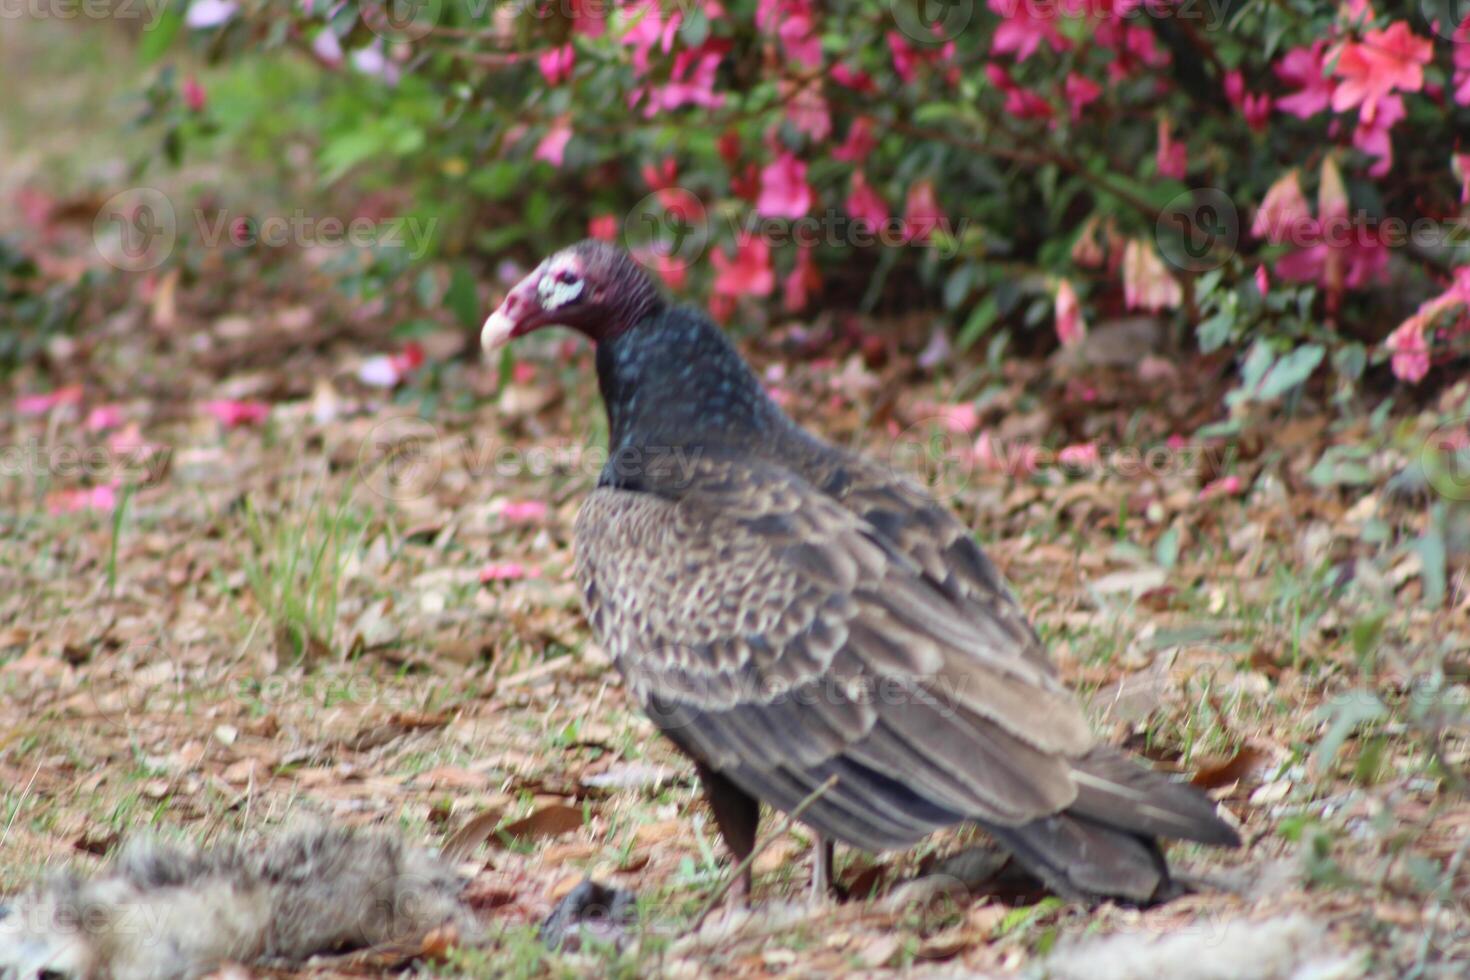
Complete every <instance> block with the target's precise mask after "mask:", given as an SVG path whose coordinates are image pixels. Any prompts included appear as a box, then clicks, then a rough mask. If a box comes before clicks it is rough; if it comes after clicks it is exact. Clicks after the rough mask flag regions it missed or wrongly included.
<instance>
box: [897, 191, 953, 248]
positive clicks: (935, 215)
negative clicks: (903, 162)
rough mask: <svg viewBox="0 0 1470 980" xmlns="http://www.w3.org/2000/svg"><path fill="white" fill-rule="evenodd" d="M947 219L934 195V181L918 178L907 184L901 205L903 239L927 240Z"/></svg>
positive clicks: (945, 223) (944, 224)
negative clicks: (905, 197) (906, 194)
mask: <svg viewBox="0 0 1470 980" xmlns="http://www.w3.org/2000/svg"><path fill="white" fill-rule="evenodd" d="M948 221H949V219H948V218H947V217H946V216H945V213H944V210H943V209H942V208H940V206H939V201H938V200H937V199H936V198H935V196H934V181H932V180H919V181H915V182H914V183H913V184H911V185H910V186H909V193H908V197H907V199H905V201H904V205H903V240H904V241H905V242H927V241H929V239H930V238H931V237H933V235H934V232H935V230H936V229H939V228H941V227H944V226H946V225H947V224H948Z"/></svg>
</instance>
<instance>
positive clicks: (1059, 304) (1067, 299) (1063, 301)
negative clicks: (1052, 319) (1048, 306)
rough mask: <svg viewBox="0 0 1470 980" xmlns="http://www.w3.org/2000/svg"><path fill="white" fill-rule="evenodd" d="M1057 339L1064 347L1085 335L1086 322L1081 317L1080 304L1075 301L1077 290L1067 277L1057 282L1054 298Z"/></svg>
mask: <svg viewBox="0 0 1470 980" xmlns="http://www.w3.org/2000/svg"><path fill="white" fill-rule="evenodd" d="M1056 321H1057V339H1058V340H1060V341H1061V342H1062V346H1064V347H1066V346H1069V345H1071V344H1075V343H1077V342H1078V341H1079V340H1081V339H1082V338H1083V337H1084V336H1086V335H1087V322H1086V321H1085V320H1083V319H1082V306H1081V304H1079V303H1078V302H1077V291H1076V290H1074V289H1073V288H1072V282H1071V280H1069V279H1063V280H1061V281H1060V282H1058V283H1057V300H1056Z"/></svg>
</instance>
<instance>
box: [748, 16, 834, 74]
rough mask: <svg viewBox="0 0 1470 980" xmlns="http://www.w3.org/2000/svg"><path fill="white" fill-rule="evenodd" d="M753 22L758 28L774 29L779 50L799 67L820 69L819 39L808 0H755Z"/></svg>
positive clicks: (820, 41)
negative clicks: (757, 0)
mask: <svg viewBox="0 0 1470 980" xmlns="http://www.w3.org/2000/svg"><path fill="white" fill-rule="evenodd" d="M755 25H756V27H758V28H759V29H760V30H763V31H770V30H772V29H773V28H774V30H775V33H776V36H777V37H779V38H780V39H781V53H782V54H783V55H785V57H786V59H787V60H788V61H791V62H793V63H794V64H797V65H799V66H801V67H802V68H820V67H821V65H822V39H821V37H820V36H819V35H818V34H817V30H816V21H815V16H814V14H813V11H812V7H811V0H759V2H758V3H757V4H756V8H755Z"/></svg>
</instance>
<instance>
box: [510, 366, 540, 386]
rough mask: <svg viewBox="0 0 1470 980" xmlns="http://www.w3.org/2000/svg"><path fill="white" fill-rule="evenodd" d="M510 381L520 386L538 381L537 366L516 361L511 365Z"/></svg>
mask: <svg viewBox="0 0 1470 980" xmlns="http://www.w3.org/2000/svg"><path fill="white" fill-rule="evenodd" d="M510 379H511V381H512V382H513V383H515V384H518V385H528V384H531V383H532V382H534V381H535V380H536V365H534V364H532V363H530V362H529V361H516V362H515V364H513V365H511V369H510Z"/></svg>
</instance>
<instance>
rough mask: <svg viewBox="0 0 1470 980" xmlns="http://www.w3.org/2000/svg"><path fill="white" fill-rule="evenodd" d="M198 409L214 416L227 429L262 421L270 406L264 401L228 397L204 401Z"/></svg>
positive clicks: (267, 415) (266, 415)
mask: <svg viewBox="0 0 1470 980" xmlns="http://www.w3.org/2000/svg"><path fill="white" fill-rule="evenodd" d="M199 409H200V411H202V412H204V413H205V414H206V415H212V416H214V417H215V419H217V420H218V421H219V423H220V424H221V425H223V426H224V427H225V428H227V429H233V428H236V427H237V426H241V425H250V424H253V423H256V422H263V421H265V419H266V418H267V417H269V415H270V413H271V407H270V406H269V405H267V404H266V403H265V402H256V401H233V400H230V399H220V400H218V401H210V402H204V403H203V404H202V405H200V406H199Z"/></svg>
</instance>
